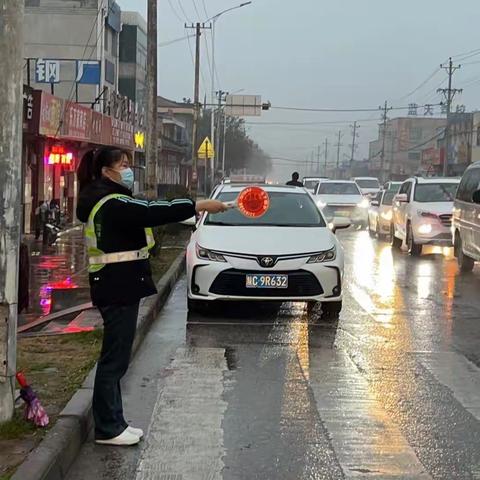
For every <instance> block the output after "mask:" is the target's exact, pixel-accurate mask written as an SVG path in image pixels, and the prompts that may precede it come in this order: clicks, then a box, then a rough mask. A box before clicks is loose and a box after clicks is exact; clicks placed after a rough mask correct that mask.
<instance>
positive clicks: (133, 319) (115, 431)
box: [77, 147, 228, 445]
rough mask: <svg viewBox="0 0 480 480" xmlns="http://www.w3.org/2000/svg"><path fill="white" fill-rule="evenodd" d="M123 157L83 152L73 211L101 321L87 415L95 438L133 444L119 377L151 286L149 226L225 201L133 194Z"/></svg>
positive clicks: (216, 209)
mask: <svg viewBox="0 0 480 480" xmlns="http://www.w3.org/2000/svg"><path fill="white" fill-rule="evenodd" d="M129 164H130V154H129V152H127V151H124V150H121V149H117V148H110V147H105V148H100V149H99V150H97V151H90V152H88V153H87V154H86V155H85V156H84V157H83V158H82V161H81V163H80V166H79V168H78V171H77V176H78V181H79V187H80V195H79V200H78V206H77V217H78V219H79V220H80V221H81V222H83V223H84V224H85V237H86V243H87V249H88V256H89V277H90V292H91V296H92V302H93V304H94V305H95V306H97V308H98V309H99V311H100V313H101V315H102V318H103V324H104V333H103V344H102V350H101V353H100V358H99V360H98V364H97V372H96V376H95V383H94V390H93V417H94V421H95V441H96V443H99V444H106V445H134V444H136V443H138V442H139V441H140V439H141V438H142V436H143V432H142V430H141V429H139V428H134V427H131V426H129V425H128V423H127V422H126V421H125V418H124V416H123V407H122V395H121V390H120V380H121V378H122V377H123V376H124V375H125V373H126V372H127V369H128V364H129V361H130V355H131V351H132V345H133V341H134V338H135V331H136V325H137V316H138V309H139V303H140V299H141V298H143V297H147V296H150V295H153V294H155V293H156V292H157V290H156V288H155V284H154V282H153V280H152V273H151V269H150V263H149V260H148V257H149V250H150V249H151V248H152V247H153V246H154V244H155V242H154V240H153V234H152V230H151V227H155V226H157V225H164V224H167V223H173V222H179V221H182V220H186V219H188V218H191V217H193V216H195V215H196V214H197V213H199V212H203V211H206V212H209V213H220V212H224V211H225V210H227V209H228V207H227V206H226V205H225V204H223V203H222V202H219V201H217V200H202V201H198V202H194V201H193V200H190V199H187V198H185V199H178V200H172V201H171V202H167V201H163V200H155V201H146V200H138V199H135V198H133V196H132V189H133V182H134V174H133V171H132V169H131V168H130V167H129Z"/></svg>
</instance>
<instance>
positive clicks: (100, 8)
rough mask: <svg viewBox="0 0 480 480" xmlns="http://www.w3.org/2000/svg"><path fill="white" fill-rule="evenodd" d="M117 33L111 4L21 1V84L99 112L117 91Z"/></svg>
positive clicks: (117, 15) (104, 0) (117, 16)
mask: <svg viewBox="0 0 480 480" xmlns="http://www.w3.org/2000/svg"><path fill="white" fill-rule="evenodd" d="M120 30H121V10H120V7H119V6H118V5H117V3H116V2H115V1H113V0H77V1H75V0H73V1H68V2H66V1H62V0H25V23H24V41H25V50H24V52H25V58H26V59H27V61H26V66H25V79H26V81H25V83H27V84H28V85H30V86H31V87H32V88H35V89H37V90H44V91H47V92H49V93H51V94H52V95H55V96H57V97H60V98H63V99H68V100H71V101H74V102H76V103H81V104H85V105H87V106H89V105H90V106H91V105H94V107H95V109H96V110H98V111H104V110H105V109H106V108H107V107H108V105H107V102H109V101H110V95H111V93H112V92H116V91H117V90H118V67H119V58H118V53H119V37H120Z"/></svg>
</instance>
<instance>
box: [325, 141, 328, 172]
mask: <svg viewBox="0 0 480 480" xmlns="http://www.w3.org/2000/svg"><path fill="white" fill-rule="evenodd" d="M327 162H328V138H326V139H325V176H326V177H328V172H327V170H328V166H327Z"/></svg>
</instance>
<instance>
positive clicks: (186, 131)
mask: <svg viewBox="0 0 480 480" xmlns="http://www.w3.org/2000/svg"><path fill="white" fill-rule="evenodd" d="M157 112H158V132H159V155H158V158H159V171H160V182H159V183H163V184H170V185H171V184H180V185H184V186H186V187H188V186H189V179H190V172H191V167H192V132H193V104H192V103H189V102H188V101H185V102H175V101H173V100H169V99H167V98H165V97H160V96H159V97H158V98H157ZM201 167H202V165H201V164H199V173H198V176H199V183H200V184H202V179H203V176H202V173H201V170H202V168H201Z"/></svg>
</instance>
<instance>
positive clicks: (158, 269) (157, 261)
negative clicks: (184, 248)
mask: <svg viewBox="0 0 480 480" xmlns="http://www.w3.org/2000/svg"><path fill="white" fill-rule="evenodd" d="M180 253H181V250H180V249H179V248H164V249H162V250H161V253H159V254H157V256H156V257H152V258H151V259H150V265H151V266H152V277H153V280H154V281H155V283H157V282H158V281H159V280H160V278H162V275H164V274H165V273H166V271H167V270H168V269H169V268H170V266H171V265H172V263H173V262H174V260H175V259H176V258H177V257H178V256H179V255H180Z"/></svg>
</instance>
